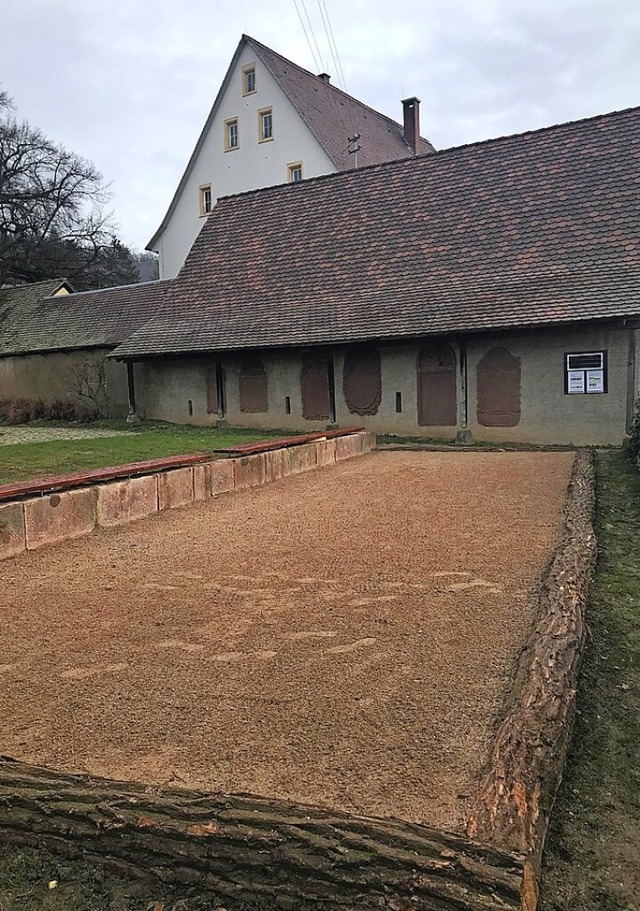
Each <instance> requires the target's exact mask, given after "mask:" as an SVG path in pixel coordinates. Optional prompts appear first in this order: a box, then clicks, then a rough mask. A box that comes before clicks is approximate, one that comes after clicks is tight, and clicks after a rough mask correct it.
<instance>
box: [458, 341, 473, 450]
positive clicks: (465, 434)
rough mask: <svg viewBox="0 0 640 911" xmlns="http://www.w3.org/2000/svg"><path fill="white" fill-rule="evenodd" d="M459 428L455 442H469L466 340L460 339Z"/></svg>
mask: <svg viewBox="0 0 640 911" xmlns="http://www.w3.org/2000/svg"><path fill="white" fill-rule="evenodd" d="M459 348H460V411H461V414H460V430H459V431H458V432H457V434H456V443H463V444H464V443H470V442H471V432H470V431H469V427H468V421H469V399H468V382H467V340H466V339H465V338H461V339H460V343H459Z"/></svg>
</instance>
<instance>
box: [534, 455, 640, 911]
mask: <svg viewBox="0 0 640 911" xmlns="http://www.w3.org/2000/svg"><path fill="white" fill-rule="evenodd" d="M596 533H597V535H598V550H599V556H598V569H597V575H596V578H595V580H594V583H593V585H592V589H591V597H590V606H589V613H588V623H589V630H590V638H589V641H588V644H587V651H586V655H585V662H584V667H583V673H582V678H581V681H580V687H579V692H578V703H577V704H578V715H577V718H576V726H575V730H574V734H573V740H572V744H571V747H570V752H569V759H568V763H567V768H566V771H565V776H564V781H563V784H562V786H561V789H560V793H559V795H558V800H557V802H556V806H555V808H554V812H553V817H552V822H551V828H550V831H549V837H548V840H547V847H546V853H545V863H544V871H543V883H542V886H543V889H542V902H541V911H638V909H640V474H638V473H637V472H636V471H634V470H633V468H632V466H631V464H630V462H629V460H628V459H627V458H626V457H625V455H624V454H623V453H619V452H617V453H606V454H601V455H599V456H598V505H597V516H596Z"/></svg>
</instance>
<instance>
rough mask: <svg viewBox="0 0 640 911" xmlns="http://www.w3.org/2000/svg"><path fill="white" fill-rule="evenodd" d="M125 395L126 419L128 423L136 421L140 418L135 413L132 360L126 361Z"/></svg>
mask: <svg viewBox="0 0 640 911" xmlns="http://www.w3.org/2000/svg"><path fill="white" fill-rule="evenodd" d="M127 396H128V399H129V413H128V414H127V421H128V422H129V423H137V422H138V421H139V420H140V418H139V417H138V414H137V413H136V387H135V380H134V373H133V361H127Z"/></svg>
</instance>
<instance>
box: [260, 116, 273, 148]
mask: <svg viewBox="0 0 640 911" xmlns="http://www.w3.org/2000/svg"><path fill="white" fill-rule="evenodd" d="M258 138H259V141H260V142H268V141H269V140H270V139H273V111H272V110H271V108H263V109H262V110H261V111H258Z"/></svg>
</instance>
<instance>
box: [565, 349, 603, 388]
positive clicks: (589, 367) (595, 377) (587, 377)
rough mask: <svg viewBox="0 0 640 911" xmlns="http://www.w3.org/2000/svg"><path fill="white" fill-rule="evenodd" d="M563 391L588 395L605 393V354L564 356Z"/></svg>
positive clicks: (576, 353)
mask: <svg viewBox="0 0 640 911" xmlns="http://www.w3.org/2000/svg"><path fill="white" fill-rule="evenodd" d="M564 391H565V393H566V394H567V395H589V394H594V393H602V392H606V391H607V352H606V351H577V352H573V353H572V354H565V356H564Z"/></svg>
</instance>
